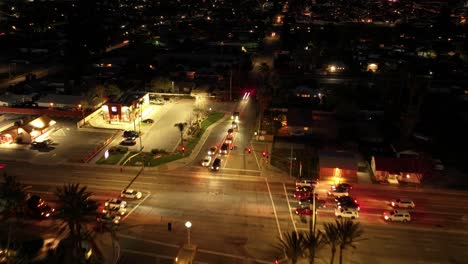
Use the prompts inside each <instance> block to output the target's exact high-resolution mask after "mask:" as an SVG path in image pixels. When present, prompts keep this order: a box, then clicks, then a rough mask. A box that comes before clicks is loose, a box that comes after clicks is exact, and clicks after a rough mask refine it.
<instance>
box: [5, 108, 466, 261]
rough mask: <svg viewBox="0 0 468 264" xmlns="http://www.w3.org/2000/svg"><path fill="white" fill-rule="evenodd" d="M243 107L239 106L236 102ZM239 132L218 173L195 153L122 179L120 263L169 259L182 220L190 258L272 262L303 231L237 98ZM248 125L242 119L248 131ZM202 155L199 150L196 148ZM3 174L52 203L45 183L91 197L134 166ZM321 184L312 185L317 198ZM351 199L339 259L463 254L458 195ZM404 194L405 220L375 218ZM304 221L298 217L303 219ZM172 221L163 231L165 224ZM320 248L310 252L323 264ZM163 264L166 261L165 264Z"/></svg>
mask: <svg viewBox="0 0 468 264" xmlns="http://www.w3.org/2000/svg"><path fill="white" fill-rule="evenodd" d="M243 103H245V105H244V106H243V107H242V104H243ZM240 104H241V105H240V107H242V108H239V109H240V112H241V121H240V130H239V132H236V134H235V140H234V142H235V143H234V145H237V146H238V148H237V149H236V150H232V151H231V152H230V153H229V154H228V155H225V156H224V157H223V165H222V168H221V170H220V171H218V172H212V171H210V170H209V169H207V168H203V167H201V166H200V165H199V159H201V158H202V157H203V156H204V155H205V153H200V154H199V155H198V157H197V159H196V160H195V161H194V162H193V163H191V164H187V166H185V167H182V168H179V169H175V170H172V171H161V170H159V169H158V168H145V169H144V170H143V172H142V173H141V174H140V175H139V177H138V178H137V179H136V180H135V181H134V183H133V184H132V188H135V189H138V190H141V191H142V192H143V193H144V198H142V199H141V200H139V201H131V203H130V207H129V209H130V213H129V214H128V216H126V217H125V219H124V221H123V223H122V225H121V227H120V231H119V235H120V238H119V242H120V244H121V248H122V253H123V256H124V257H125V258H126V259H127V260H129V261H130V262H127V263H134V262H138V263H154V262H156V261H160V263H165V262H164V261H170V259H171V258H173V257H174V256H175V254H176V252H177V249H178V247H179V246H181V245H182V244H184V243H186V240H187V229H186V228H185V227H184V223H185V221H188V220H189V221H191V222H192V224H193V226H192V228H191V241H192V243H195V244H197V245H198V246H199V251H198V252H199V254H198V255H197V259H196V260H197V261H199V263H249V261H250V260H252V259H255V261H254V262H250V263H272V261H273V260H274V259H275V257H280V258H281V253H280V252H278V251H277V250H276V249H275V248H274V244H275V243H276V242H277V239H278V237H279V236H280V234H281V233H283V232H289V231H292V230H299V231H306V230H308V224H307V219H301V217H299V216H296V215H295V214H294V209H295V207H296V206H297V202H296V201H295V200H294V199H293V198H292V193H293V190H294V183H293V181H292V180H288V179H286V178H273V177H270V176H269V175H267V174H265V171H264V170H263V169H262V168H264V167H265V166H267V165H266V164H264V162H263V160H262V158H261V151H262V150H260V149H254V151H253V153H252V154H248V153H246V151H244V150H243V147H244V146H245V145H246V144H247V145H248V142H249V141H250V139H251V136H252V135H253V125H252V124H254V123H255V122H254V121H255V118H256V117H255V115H254V114H252V113H253V112H254V109H255V108H254V105H253V104H251V103H249V102H240ZM248 124H251V125H250V127H249V125H248ZM229 125H230V122H228V121H226V122H222V123H220V124H219V125H217V126H216V127H214V128H213V129H212V132H211V133H212V134H211V135H210V136H209V137H208V139H207V140H206V142H205V145H204V146H203V148H202V150H205V149H207V148H209V146H212V145H214V144H219V143H220V141H221V142H222V140H223V137H224V136H225V135H226V128H227V127H229ZM202 152H203V151H202ZM6 163H7V171H8V173H10V174H15V175H19V178H20V180H22V181H23V182H24V183H25V184H26V185H28V189H29V190H30V192H32V193H38V194H40V195H42V196H43V197H44V198H45V199H48V200H51V201H52V202H53V200H54V197H53V194H52V193H53V191H54V190H55V188H56V187H55V186H60V185H62V184H63V183H65V182H80V183H82V184H84V185H87V186H89V188H90V190H91V191H93V192H94V193H95V194H96V195H95V197H94V198H95V199H97V200H99V201H102V202H103V201H104V200H106V199H107V198H110V197H116V196H118V194H119V193H120V191H121V190H122V189H123V188H125V186H127V185H128V183H129V182H131V181H132V180H133V179H134V177H135V175H136V174H137V172H138V170H139V169H140V168H125V170H124V171H123V172H120V171H119V169H118V168H114V167H106V166H100V167H94V166H89V165H80V166H79V165H63V166H60V167H56V166H53V165H51V166H46V165H38V164H31V165H27V166H25V163H21V162H20V163H18V162H6ZM327 188H328V186H327V185H326V184H325V183H322V184H321V186H320V187H319V189H318V193H319V195H320V196H325V193H326V189H327ZM351 194H352V195H353V196H355V197H356V198H357V199H358V201H359V203H360V205H361V208H362V209H361V211H362V212H361V214H360V218H359V219H358V220H356V221H359V222H360V223H362V225H363V228H364V230H365V240H363V241H360V242H358V244H357V249H356V250H347V251H346V253H345V254H346V255H345V257H346V258H345V260H346V262H345V263H383V264H384V263H385V264H386V263H464V260H465V259H466V258H467V257H468V253H467V252H466V248H467V246H468V242H467V241H468V224H467V223H468V222H467V215H468V212H467V210H466V209H465V205H466V204H467V201H468V194H467V193H462V192H450V191H445V190H433V189H415V188H406V187H399V188H398V187H392V186H382V185H370V184H356V185H355V186H354V188H353V190H352V193H351ZM395 198H411V199H413V200H414V201H415V203H416V209H414V213H413V216H414V221H413V222H411V223H396V222H395V223H387V222H385V221H384V220H383V219H382V217H381V215H382V212H383V211H384V210H390V209H391V207H389V206H388V202H389V201H390V200H391V199H395ZM331 207H332V199H329V200H328V208H327V209H324V210H320V211H319V214H318V220H317V221H318V225H317V228H318V229H319V230H320V229H321V228H322V225H323V223H325V222H329V221H334V219H335V217H334V215H333V210H332V208H331ZM303 220H305V222H304V221H303ZM168 223H171V224H172V227H173V228H172V231H168V229H167V224H168ZM329 254H330V253H329V250H328V249H327V248H325V249H323V250H322V251H321V252H319V256H320V257H321V258H322V259H323V261H324V262H326V260H327V259H328V256H329ZM167 263H170V262H167Z"/></svg>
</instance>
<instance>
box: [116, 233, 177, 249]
mask: <svg viewBox="0 0 468 264" xmlns="http://www.w3.org/2000/svg"><path fill="white" fill-rule="evenodd" d="M117 236H118V237H123V238H127V239H133V240H137V241H143V242H147V243H152V244H156V245H161V246H166V247H172V248H179V247H180V245H176V244H169V243H166V242H160V241H156V240H151V239H146V238H141V237H136V236H130V235H125V234H117ZM124 250H126V249H124Z"/></svg>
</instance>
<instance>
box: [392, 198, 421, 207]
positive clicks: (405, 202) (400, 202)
mask: <svg viewBox="0 0 468 264" xmlns="http://www.w3.org/2000/svg"><path fill="white" fill-rule="evenodd" d="M390 204H391V205H392V207H395V208H408V209H414V207H416V205H415V204H414V202H413V201H412V200H409V199H396V200H394V201H392V202H391V203H390Z"/></svg>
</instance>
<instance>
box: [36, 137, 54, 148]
mask: <svg viewBox="0 0 468 264" xmlns="http://www.w3.org/2000/svg"><path fill="white" fill-rule="evenodd" d="M51 144H52V140H50V139H48V140H44V141H33V142H32V143H31V148H32V149H47V148H48V147H49V145H51Z"/></svg>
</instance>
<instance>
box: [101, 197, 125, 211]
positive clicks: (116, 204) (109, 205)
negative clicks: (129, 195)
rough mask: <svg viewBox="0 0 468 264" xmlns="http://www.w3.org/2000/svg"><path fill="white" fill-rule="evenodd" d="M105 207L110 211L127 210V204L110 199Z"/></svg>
mask: <svg viewBox="0 0 468 264" xmlns="http://www.w3.org/2000/svg"><path fill="white" fill-rule="evenodd" d="M104 206H105V207H107V208H109V209H110V210H115V209H118V208H125V207H127V202H126V201H122V200H120V199H115V198H114V199H109V200H108V201H107V202H105V203H104Z"/></svg>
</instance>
